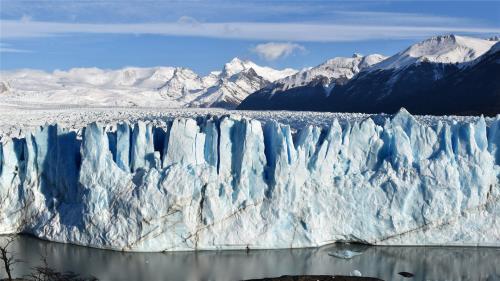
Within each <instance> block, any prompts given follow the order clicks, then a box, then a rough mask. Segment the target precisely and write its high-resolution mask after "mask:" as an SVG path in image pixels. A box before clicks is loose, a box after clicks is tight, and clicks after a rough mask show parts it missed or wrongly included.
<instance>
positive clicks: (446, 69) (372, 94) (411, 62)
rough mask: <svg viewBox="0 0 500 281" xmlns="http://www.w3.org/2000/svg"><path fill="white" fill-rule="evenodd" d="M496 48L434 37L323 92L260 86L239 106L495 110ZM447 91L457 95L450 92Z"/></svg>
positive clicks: (499, 71)
mask: <svg viewBox="0 0 500 281" xmlns="http://www.w3.org/2000/svg"><path fill="white" fill-rule="evenodd" d="M495 44H496V45H495ZM494 45H495V46H494ZM497 49H498V43H497V41H495V40H491V39H490V40H485V39H479V38H471V37H463V36H455V35H445V36H436V37H432V38H429V39H427V40H424V41H422V42H420V43H417V44H414V45H412V46H410V47H409V48H407V49H406V50H404V51H402V52H400V53H397V54H396V55H394V56H391V57H389V58H387V59H385V60H382V61H380V62H379V63H376V64H374V65H372V66H369V67H365V68H363V69H361V71H360V72H359V73H358V74H356V75H354V77H352V78H351V79H350V80H348V81H346V82H345V83H339V84H338V85H337V86H336V87H333V89H332V90H331V91H330V93H329V95H326V96H325V95H324V91H325V89H324V87H322V86H321V85H318V83H310V84H308V85H305V86H302V87H297V88H292V89H289V90H286V91H282V92H279V91H277V92H273V93H269V92H265V89H262V90H260V91H257V92H256V93H254V94H252V95H250V96H249V97H248V98H247V99H245V100H244V101H243V102H242V103H241V104H240V106H239V108H240V109H254V110H258V109H275V110H313V111H334V112H365V113H378V112H387V113H392V112H396V111H397V110H399V109H400V108H401V107H405V108H407V109H408V110H410V112H412V113H417V114H438V115H442V114H481V113H482V114H488V115H495V114H497V113H499V112H500V104H499V103H498V101H499V100H500V82H497V80H499V79H498V77H500V68H499V67H500V64H498V63H496V62H495V58H496V57H498V55H499V54H498V50H497ZM489 50H490V51H489ZM480 62H481V63H480ZM472 70H473V71H472ZM477 73H482V76H481V75H477ZM473 74H474V75H473ZM469 75H473V77H475V78H474V79H475V82H474V81H472V80H470V77H472V76H469ZM465 81H466V82H465ZM443 85H446V87H444V86H443ZM457 85H462V88H460V87H457ZM465 88H466V89H467V92H464V90H463V89H465ZM438 89H439V90H438ZM453 91H454V92H460V93H461V94H460V95H457V96H456V97H453ZM480 97H481V98H480Z"/></svg>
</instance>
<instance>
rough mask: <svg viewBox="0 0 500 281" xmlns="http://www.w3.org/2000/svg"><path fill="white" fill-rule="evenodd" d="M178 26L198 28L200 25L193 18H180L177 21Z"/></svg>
mask: <svg viewBox="0 0 500 281" xmlns="http://www.w3.org/2000/svg"><path fill="white" fill-rule="evenodd" d="M177 23H178V24H181V25H189V26H198V25H199V24H200V23H199V22H198V21H197V20H196V19H195V18H193V17H189V16H182V17H180V18H179V19H178V20H177Z"/></svg>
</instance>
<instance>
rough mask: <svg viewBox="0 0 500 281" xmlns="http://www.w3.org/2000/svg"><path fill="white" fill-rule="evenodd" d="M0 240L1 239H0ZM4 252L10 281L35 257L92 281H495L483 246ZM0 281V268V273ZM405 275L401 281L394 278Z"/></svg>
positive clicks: (62, 247) (498, 259)
mask: <svg viewBox="0 0 500 281" xmlns="http://www.w3.org/2000/svg"><path fill="white" fill-rule="evenodd" d="M0 239H3V237H0ZM10 250H11V251H13V252H15V253H16V258H18V259H21V260H23V262H22V263H18V264H16V265H15V268H14V272H15V276H18V277H19V276H22V275H25V274H28V273H29V272H30V268H31V267H33V266H37V265H40V264H41V262H40V258H41V257H42V255H43V254H45V255H46V256H47V260H48V264H49V266H51V267H53V268H54V269H56V270H58V271H73V272H75V273H78V274H81V275H83V276H89V275H92V276H95V277H97V278H99V280H134V281H135V280H221V281H223V280H241V279H249V278H262V277H276V276H281V275H302V274H332V275H333V274H335V275H349V274H350V273H352V272H353V271H354V270H357V271H359V272H360V273H361V274H362V275H363V276H370V277H378V278H381V279H383V280H386V281H390V280H443V281H444V280H454V281H457V280H471V281H480V280H487V281H493V280H500V248H485V247H480V248H476V247H385V246H377V247H370V246H364V245H352V244H351V245H346V244H335V245H330V246H325V247H321V248H309V249H284V250H250V251H248V252H247V251H198V252H170V253H128V252H116V251H108V250H98V249H92V248H86V247H81V246H75V245H68V244H60V243H53V242H47V241H42V240H39V239H36V238H33V237H29V236H24V235H21V236H17V237H15V241H14V243H13V244H12V246H11V248H10ZM343 250H350V251H355V252H357V253H361V254H359V255H357V256H354V257H353V258H351V259H343V258H338V257H334V256H331V255H329V253H333V252H336V253H339V252H341V251H343ZM0 268H1V269H2V270H1V271H0V278H1V277H5V276H3V275H4V273H3V266H2V267H0ZM401 271H406V272H411V273H413V274H414V275H415V276H414V277H413V278H404V277H402V276H400V275H398V272H401Z"/></svg>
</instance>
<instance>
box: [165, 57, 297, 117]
mask: <svg viewBox="0 0 500 281" xmlns="http://www.w3.org/2000/svg"><path fill="white" fill-rule="evenodd" d="M296 72H297V71H296V70H294V69H289V68H288V69H284V70H276V69H272V68H269V67H262V66H259V65H257V64H255V63H253V62H251V61H243V60H240V59H239V58H234V59H232V60H231V61H230V62H228V63H226V64H225V65H224V67H223V69H222V71H217V72H211V73H210V74H209V75H207V76H205V77H199V76H198V75H197V74H196V73H194V72H193V71H191V70H189V69H180V68H178V69H176V71H175V72H174V74H173V75H172V77H171V78H170V79H168V81H167V82H166V83H165V84H164V85H163V86H162V87H161V88H160V94H161V95H162V96H163V97H165V98H167V99H174V100H176V101H179V102H181V101H182V102H184V103H186V104H188V106H190V107H224V108H234V107H236V106H237V105H238V104H239V103H240V102H241V101H242V100H243V99H245V98H246V97H247V96H248V95H249V94H251V93H253V92H255V91H257V90H259V89H260V88H262V87H264V86H266V85H268V84H269V83H270V82H273V81H275V80H277V79H281V78H283V77H286V76H289V75H291V74H294V73H296Z"/></svg>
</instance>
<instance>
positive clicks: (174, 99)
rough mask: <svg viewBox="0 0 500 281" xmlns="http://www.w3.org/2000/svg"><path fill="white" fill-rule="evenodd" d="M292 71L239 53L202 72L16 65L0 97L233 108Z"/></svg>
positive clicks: (19, 101) (26, 101)
mask: <svg viewBox="0 0 500 281" xmlns="http://www.w3.org/2000/svg"><path fill="white" fill-rule="evenodd" d="M296 72H297V71H296V70H294V69H290V68H287V69H283V70H276V69H272V68H269V67H263V66H259V65H257V64H255V63H253V62H251V61H244V60H240V59H238V58H234V59H233V60H231V61H230V62H228V63H226V64H225V65H224V66H223V68H222V70H221V71H213V72H211V73H210V74H208V75H206V76H200V75H198V74H197V73H195V72H194V71H192V70H191V69H188V68H182V67H151V68H139V67H127V68H123V69H118V70H105V69H99V68H73V69H70V70H68V71H60V70H56V71H54V72H52V73H48V72H44V71H40V70H32V69H21V70H16V71H2V72H1V73H0V75H1V79H0V94H1V95H2V100H1V101H0V102H1V103H4V104H5V103H6V104H14V105H30V106H35V105H37V106H46V105H63V106H68V105H78V106H150V107H157V106H162V107H169V108H179V107H224V108H235V107H236V106H237V105H238V104H239V103H240V102H241V101H242V100H243V99H244V98H246V97H247V96H248V95H249V94H251V93H253V92H255V91H257V90H259V89H261V88H263V87H265V86H267V85H269V84H270V83H271V82H273V81H275V80H277V79H281V78H284V77H286V76H290V75H292V74H294V73H296Z"/></svg>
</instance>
